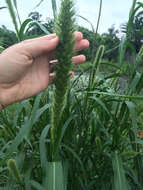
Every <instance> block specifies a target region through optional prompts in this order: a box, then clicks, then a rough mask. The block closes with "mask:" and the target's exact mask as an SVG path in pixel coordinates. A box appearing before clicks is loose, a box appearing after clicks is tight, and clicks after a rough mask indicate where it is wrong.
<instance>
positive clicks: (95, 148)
mask: <svg viewBox="0 0 143 190" xmlns="http://www.w3.org/2000/svg"><path fill="white" fill-rule="evenodd" d="M53 2H54V3H56V1H53ZM62 2H63V3H65V2H66V3H68V2H72V1H71V0H68V1H66V0H65V1H62ZM55 5H56V4H55ZM139 6H140V7H139ZM55 7H56V6H55ZM70 8H71V7H70ZM54 10H56V8H55V9H54ZM70 10H71V9H70ZM139 10H140V11H142V9H141V4H139V3H138V2H137V1H133V6H132V9H131V12H132V13H133V14H132V13H131V12H130V15H129V22H128V26H130V27H128V28H131V25H132V24H131V23H132V22H131V20H132V21H133V18H134V16H135V12H136V11H139ZM65 13H66V11H65V12H63V13H62V14H65ZM55 14H56V16H55V19H57V13H55ZM67 14H69V13H67ZM72 15H73V12H71V15H70V16H72ZM64 16H65V15H64ZM68 16H69V15H68ZM70 18H71V17H70ZM60 19H63V18H62V17H60ZM60 21H63V20H60ZM25 22H26V23H27V24H28V21H25ZM26 23H25V24H24V25H23V29H22V31H25V28H26V27H27V24H26ZM29 23H30V21H29ZM66 27H67V30H69V28H70V27H72V25H70V26H69V28H68V25H67V26H66ZM72 29H73V28H72ZM67 30H66V33H65V35H64V36H66V35H67V41H66V43H67V44H66V46H65V47H70V48H71V52H70V53H69V52H68V53H67V54H68V55H70V62H69V65H70V64H71V56H72V48H73V40H72V39H73V36H72V30H71V33H70V34H69V33H68V31H67ZM56 31H57V34H58V35H59V37H60V38H61V44H62V43H63V41H62V39H63V38H62V36H63V31H62V30H61V29H59V27H58V29H56ZM24 35H25V33H24V32H22V36H23V37H24ZM68 36H70V37H68ZM127 36H128V35H127ZM127 36H126V37H125V38H124V39H122V40H121V44H120V48H119V66H116V67H115V66H114V65H113V64H109V65H108V66H110V67H114V68H115V69H116V70H115V72H114V73H106V74H105V75H103V74H102V72H101V69H100V63H101V60H102V55H103V53H104V47H103V46H100V47H99V50H98V52H97V53H96V57H94V64H92V65H91V67H90V68H89V70H88V71H87V73H80V74H79V75H78V76H77V77H76V78H75V79H73V80H71V81H70V82H69V79H68V82H65V84H66V85H65V90H64V92H62V93H64V94H66V96H64V94H62V95H61V97H60V98H61V99H58V101H57V100H54V102H56V101H57V103H56V104H55V103H52V101H53V97H54V98H56V96H55V93H57V92H56V91H54V90H53V89H54V87H53V86H51V87H49V88H48V89H47V90H45V91H44V92H43V93H41V94H39V95H37V96H36V97H34V98H30V99H28V100H25V101H23V102H21V103H17V104H14V105H12V106H10V107H8V108H7V109H4V110H3V111H2V112H1V113H0V116H1V117H0V160H1V161H0V187H1V188H2V189H5V190H9V189H25V190H33V189H38V190H44V189H48V190H55V189H56V190H58V189H59V190H66V189H68V190H73V189H75V190H76V189H78V190H82V189H84V190H95V189H96V190H101V189H108V190H110V189H111V190H120V189H124V190H128V189H129V190H135V189H136V190H142V186H143V181H142V178H143V170H142V168H143V163H142V152H143V151H142V148H143V143H142V139H141V136H140V135H139V134H140V132H142V130H143V124H142V120H140V119H139V118H141V116H142V112H143V111H142V110H143V109H142V106H141V105H139V104H140V101H142V100H143V96H142V88H143V86H142V82H143V71H142V69H140V71H138V70H137V67H133V68H132V72H131V75H130V76H128V80H125V81H124V82H125V83H126V87H125V88H122V87H121V84H120V79H121V77H122V75H123V74H124V72H123V67H122V66H123V64H124V60H125V55H126V52H127V44H128V43H126V42H127ZM69 38H70V39H69ZM21 39H22V38H21ZM69 44H70V45H69ZM65 47H64V48H65ZM68 50H69V49H68ZM61 51H62V50H61V45H60V46H59V54H60V52H61ZM65 51H66V50H65ZM57 56H58V59H59V60H60V59H61V57H62V56H63V55H61V54H60V55H58V53H57ZM142 57H143V51H142V48H141V49H140V52H139V53H138V55H135V61H136V62H135V64H138V63H139V62H140V63H141V62H142ZM63 60H64V61H63V62H62V63H65V57H64V58H63ZM60 62H61V60H60ZM60 65H62V64H60ZM63 66H64V67H65V65H63ZM57 67H59V65H58V66H57ZM67 67H68V68H67V69H66V72H65V73H66V75H65V76H67V75H68V71H69V68H70V66H67ZM60 69H61V68H57V74H58V72H59V73H60ZM60 75H62V74H61V73H60ZM65 76H63V77H64V79H63V80H67V78H68V77H65ZM60 85H61V83H60ZM61 87H62V85H61V86H59V83H58V81H57V83H56V88H59V92H60V93H61V91H62V89H63V88H61ZM67 89H68V90H67ZM57 94H58V95H59V93H57ZM65 97H66V98H65ZM59 101H60V102H59ZM54 104H55V105H56V106H57V107H56V106H54V107H53V105H54ZM61 104H62V105H61ZM55 109H57V110H56V112H55V113H56V115H53V112H54V110H55ZM51 110H52V111H51ZM59 110H61V111H60V113H61V114H59V115H57V114H58V111H59ZM55 113H54V114H55ZM53 116H54V119H56V118H58V119H57V121H58V123H56V124H54V125H52V128H51V117H53ZM54 119H53V120H52V122H53V123H55V122H57V121H56V120H55V121H54ZM59 121H60V122H59ZM57 127H59V128H58V129H57ZM57 130H60V132H59V131H58V132H59V133H58V132H57ZM51 134H52V135H53V136H52V138H51ZM57 135H59V136H58V141H57V140H55V139H56V138H57ZM55 142H56V143H55ZM57 142H58V143H57ZM57 144H58V146H57ZM51 147H52V149H51ZM51 150H52V151H51ZM53 150H54V151H53ZM56 151H57V152H58V154H57V155H56V154H55V153H54V152H56ZM51 152H52V153H51ZM55 155H56V156H55ZM11 161H12V166H10V165H11V164H10V163H11ZM7 162H8V166H7ZM12 168H14V169H12ZM9 171H10V172H9ZM11 171H15V172H11ZM13 173H15V174H16V175H13ZM21 179H22V183H21ZM19 180H20V183H19Z"/></svg>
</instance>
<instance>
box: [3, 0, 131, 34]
mask: <svg viewBox="0 0 143 190" xmlns="http://www.w3.org/2000/svg"><path fill="white" fill-rule="evenodd" d="M39 1H40V0H17V2H18V9H19V13H20V17H21V20H22V21H23V20H24V19H26V18H27V16H28V14H29V13H30V12H32V11H38V12H40V14H42V15H43V19H44V18H46V17H50V18H52V17H53V15H52V7H51V0H44V2H43V3H42V4H41V5H40V7H38V8H36V9H34V7H35V5H36V4H38V3H39ZM59 1H60V0H57V2H59ZM99 3H100V0H75V5H76V12H77V14H79V15H81V16H84V17H86V18H87V19H88V20H90V21H91V22H92V23H93V24H94V26H96V23H97V17H98V10H99ZM4 5H5V0H0V7H1V6H4ZM131 5H132V0H103V7H102V16H101V21H100V26H99V32H100V33H103V32H107V29H108V28H109V27H111V26H112V25H113V24H114V25H115V27H116V28H119V27H120V25H121V24H122V23H125V22H127V20H128V15H129V10H130V7H131ZM78 23H79V24H81V25H84V26H86V27H89V25H88V24H87V23H86V22H85V21H83V20H82V19H78ZM0 25H5V26H6V27H8V28H9V29H13V26H12V22H11V18H10V16H9V13H8V10H6V9H3V10H0Z"/></svg>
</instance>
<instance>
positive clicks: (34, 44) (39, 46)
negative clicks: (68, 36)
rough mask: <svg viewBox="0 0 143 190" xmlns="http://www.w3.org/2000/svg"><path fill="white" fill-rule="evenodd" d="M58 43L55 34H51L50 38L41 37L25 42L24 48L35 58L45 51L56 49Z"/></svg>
mask: <svg viewBox="0 0 143 190" xmlns="http://www.w3.org/2000/svg"><path fill="white" fill-rule="evenodd" d="M58 43H59V39H58V37H56V36H51V39H49V38H48V39H47V38H46V37H45V39H43V37H41V39H38V40H33V41H31V42H30V43H29V42H27V43H25V50H26V51H27V52H28V53H29V54H30V55H31V56H32V57H33V58H36V57H38V56H40V55H42V54H44V53H46V52H51V51H53V50H55V49H56V47H57V45H58Z"/></svg>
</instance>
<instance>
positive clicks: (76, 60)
mask: <svg viewBox="0 0 143 190" xmlns="http://www.w3.org/2000/svg"><path fill="white" fill-rule="evenodd" d="M85 61H86V57H85V56H84V55H77V56H75V57H73V58H72V62H73V64H74V65H78V64H81V63H84V62H85ZM56 64H58V60H52V61H50V68H51V72H52V71H53V69H54V66H55V65H56Z"/></svg>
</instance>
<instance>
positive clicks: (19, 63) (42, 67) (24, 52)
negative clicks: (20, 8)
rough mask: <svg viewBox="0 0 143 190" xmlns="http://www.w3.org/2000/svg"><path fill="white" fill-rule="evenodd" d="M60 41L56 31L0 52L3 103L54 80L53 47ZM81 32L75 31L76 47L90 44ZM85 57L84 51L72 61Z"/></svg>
mask: <svg viewBox="0 0 143 190" xmlns="http://www.w3.org/2000/svg"><path fill="white" fill-rule="evenodd" d="M58 43H59V39H58V38H57V37H56V35H55V34H50V35H46V36H43V37H39V38H34V39H29V40H25V41H23V42H20V43H18V44H16V45H13V46H11V47H9V48H8V49H6V50H5V51H3V52H2V54H0V104H1V107H2V108H4V107H6V106H8V105H10V104H12V103H14V102H18V101H20V100H24V99H26V98H29V97H31V96H34V95H36V94H38V93H40V92H41V91H43V90H44V89H46V88H47V87H48V85H49V84H51V83H52V82H53V80H54V75H53V74H52V73H51V70H52V69H51V68H52V66H53V64H54V63H55V61H52V60H54V51H55V49H56V47H57V45H58ZM88 46H89V42H88V41H87V40H83V35H82V33H80V32H75V51H79V50H83V49H86V48H88ZM50 61H52V63H50ZM84 61H85V56H84V55H79V56H75V57H73V63H74V64H79V63H83V62H84Z"/></svg>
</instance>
